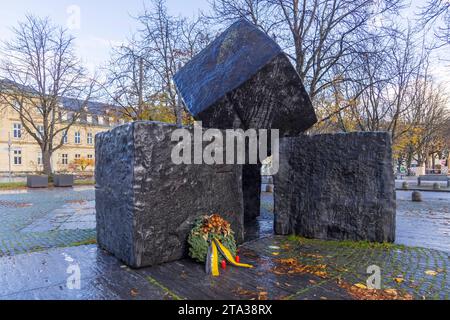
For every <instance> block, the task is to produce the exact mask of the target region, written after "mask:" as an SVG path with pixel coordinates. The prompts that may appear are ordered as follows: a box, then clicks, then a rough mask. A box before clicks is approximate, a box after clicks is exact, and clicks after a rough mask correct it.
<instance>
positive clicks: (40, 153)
mask: <svg viewBox="0 0 450 320" xmlns="http://www.w3.org/2000/svg"><path fill="white" fill-rule="evenodd" d="M37 164H38V166H41V165H42V152H39V153H38V158H37Z"/></svg>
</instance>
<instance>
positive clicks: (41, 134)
mask: <svg viewBox="0 0 450 320" xmlns="http://www.w3.org/2000/svg"><path fill="white" fill-rule="evenodd" d="M38 134H39V136H40V137H41V138H44V126H41V125H39V126H38Z"/></svg>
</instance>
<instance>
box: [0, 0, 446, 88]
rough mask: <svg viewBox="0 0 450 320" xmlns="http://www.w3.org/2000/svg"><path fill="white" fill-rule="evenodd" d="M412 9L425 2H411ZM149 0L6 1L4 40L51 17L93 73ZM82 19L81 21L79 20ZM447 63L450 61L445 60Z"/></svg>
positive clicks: (176, 8)
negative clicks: (34, 19)
mask: <svg viewBox="0 0 450 320" xmlns="http://www.w3.org/2000/svg"><path fill="white" fill-rule="evenodd" d="M411 1H412V5H411V7H417V6H420V5H421V4H423V3H425V0H411ZM145 3H149V1H148V0H14V1H2V10H1V11H0V40H7V39H9V38H10V37H11V27H13V26H15V25H17V22H18V21H21V20H23V19H24V17H25V15H26V14H29V13H32V14H35V15H38V16H48V17H50V18H51V19H52V20H53V21H54V22H55V23H56V24H59V25H62V26H66V27H69V29H70V33H71V34H72V35H74V36H75V37H76V45H77V50H78V53H79V56H80V57H81V58H82V59H83V61H84V63H85V64H86V66H87V67H88V68H89V70H90V71H91V72H93V71H94V70H95V69H97V68H98V67H100V66H103V65H104V64H105V63H106V62H107V60H108V58H109V55H110V52H111V47H112V46H114V45H119V44H122V43H124V42H125V41H126V40H127V38H129V37H130V36H131V34H132V33H133V32H134V31H135V30H136V29H137V27H138V24H137V23H136V21H135V20H134V19H133V16H136V15H137V14H138V13H139V12H141V11H142V9H143V7H144V4H145ZM167 6H168V9H169V11H170V13H171V14H172V15H183V16H188V17H189V16H192V15H195V14H197V13H198V12H199V10H204V11H207V10H208V7H209V4H208V0H167ZM413 11H414V10H412V9H410V10H406V11H405V13H404V16H406V17H408V15H409V16H410V17H409V18H410V19H415V17H414V15H413V13H412V12H413ZM77 17H79V19H78V18H77ZM449 56H450V48H446V49H444V50H441V51H439V52H437V53H436V54H435V56H434V57H433V58H434V59H433V60H434V61H433V64H432V72H433V74H434V75H435V77H436V78H437V79H438V81H440V82H442V83H443V84H444V85H445V86H446V87H448V88H449V92H450V62H449V60H450V59H449V58H448V57H449ZM442 58H444V59H447V61H445V60H442Z"/></svg>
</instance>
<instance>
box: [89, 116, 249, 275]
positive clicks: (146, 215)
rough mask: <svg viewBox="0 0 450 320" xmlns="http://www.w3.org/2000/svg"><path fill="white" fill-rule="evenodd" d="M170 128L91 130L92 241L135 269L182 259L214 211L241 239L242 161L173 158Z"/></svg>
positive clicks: (133, 126) (153, 125)
mask: <svg viewBox="0 0 450 320" xmlns="http://www.w3.org/2000/svg"><path fill="white" fill-rule="evenodd" d="M175 129H178V128H177V127H176V126H173V125H168V124H161V123H155V122H136V123H133V124H128V125H124V126H121V127H118V128H115V129H113V130H111V131H109V132H105V133H101V134H98V135H97V136H96V156H97V159H96V172H95V174H96V211H97V237H98V244H99V246H100V247H102V248H104V249H106V250H107V251H109V252H111V253H112V254H114V255H115V256H116V257H117V258H119V259H121V260H122V261H124V262H125V263H126V264H127V265H129V266H131V267H134V268H140V267H146V266H151V265H156V264H160V263H164V262H169V261H174V260H178V259H181V258H183V257H184V256H185V255H186V253H187V237H188V234H189V232H190V230H191V229H192V227H193V223H194V221H195V220H196V219H197V218H198V217H201V216H204V215H210V214H214V213H219V214H220V215H222V216H223V217H224V218H225V219H226V220H228V221H229V222H230V223H231V226H232V229H233V231H234V232H235V237H236V240H237V241H238V242H242V241H243V239H244V238H243V237H244V232H243V228H244V227H243V224H244V216H243V208H244V207H243V202H242V199H243V195H242V166H237V165H184V164H182V165H175V164H173V162H172V159H171V153H172V150H173V147H174V146H175V145H176V144H177V143H176V142H172V141H171V135H172V132H173V131H174V130H175ZM189 130H191V129H189Z"/></svg>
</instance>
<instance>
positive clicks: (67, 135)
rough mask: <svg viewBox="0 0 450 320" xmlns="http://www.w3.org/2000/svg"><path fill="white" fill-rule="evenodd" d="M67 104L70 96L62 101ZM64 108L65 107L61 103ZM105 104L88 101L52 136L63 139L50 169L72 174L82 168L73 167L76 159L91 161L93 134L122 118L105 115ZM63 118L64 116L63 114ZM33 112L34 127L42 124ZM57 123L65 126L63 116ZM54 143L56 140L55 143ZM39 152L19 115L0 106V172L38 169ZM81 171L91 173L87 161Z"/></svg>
mask: <svg viewBox="0 0 450 320" xmlns="http://www.w3.org/2000/svg"><path fill="white" fill-rule="evenodd" d="M63 101H65V102H67V103H70V102H71V101H70V99H68V100H63ZM64 107H65V106H64ZM107 111H108V106H107V105H105V104H101V103H96V102H92V103H89V104H88V107H87V108H86V109H85V112H83V113H82V116H81V117H80V119H79V120H77V121H76V122H75V123H74V124H73V125H72V126H71V127H70V128H69V129H68V130H67V132H62V133H61V134H60V136H57V137H56V140H57V141H62V139H64V141H63V143H64V144H63V146H62V147H61V148H60V149H58V150H57V151H55V152H54V153H53V155H52V159H51V162H52V169H53V171H54V172H59V173H65V172H67V173H69V172H71V173H73V172H75V171H76V172H80V171H82V170H81V169H80V168H79V167H77V166H76V161H75V160H76V159H89V160H93V161H90V162H91V163H93V162H95V145H94V144H95V135H96V134H97V133H99V132H103V131H106V130H109V129H111V128H112V127H114V126H117V125H120V124H122V123H123V121H117V120H115V119H114V118H113V117H109V116H107V114H108V112H107ZM69 116H70V113H69ZM66 117H67V116H66ZM39 121H41V122H42V119H41V120H40V119H39V115H36V123H35V124H36V126H37V127H38V128H39V129H40V128H41V127H43V126H42V125H41V124H40V123H39ZM59 121H60V123H61V124H60V125H61V127H60V128H62V127H65V126H66V125H64V122H65V121H67V118H65V119H64V118H61V119H60V120H59ZM56 144H57V143H56ZM42 170H43V165H42V153H41V149H40V147H39V144H38V143H37V142H36V140H35V139H34V138H33V137H32V136H31V135H30V134H28V132H27V131H26V130H25V129H24V128H23V125H22V123H21V121H20V117H19V114H18V113H17V112H16V111H15V110H14V109H13V108H12V107H10V106H8V105H0V175H2V176H5V175H9V173H10V172H11V173H12V174H13V175H24V174H28V173H37V172H42ZM84 171H85V172H93V171H94V166H93V165H92V164H91V165H89V166H88V167H87V168H85V169H84Z"/></svg>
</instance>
